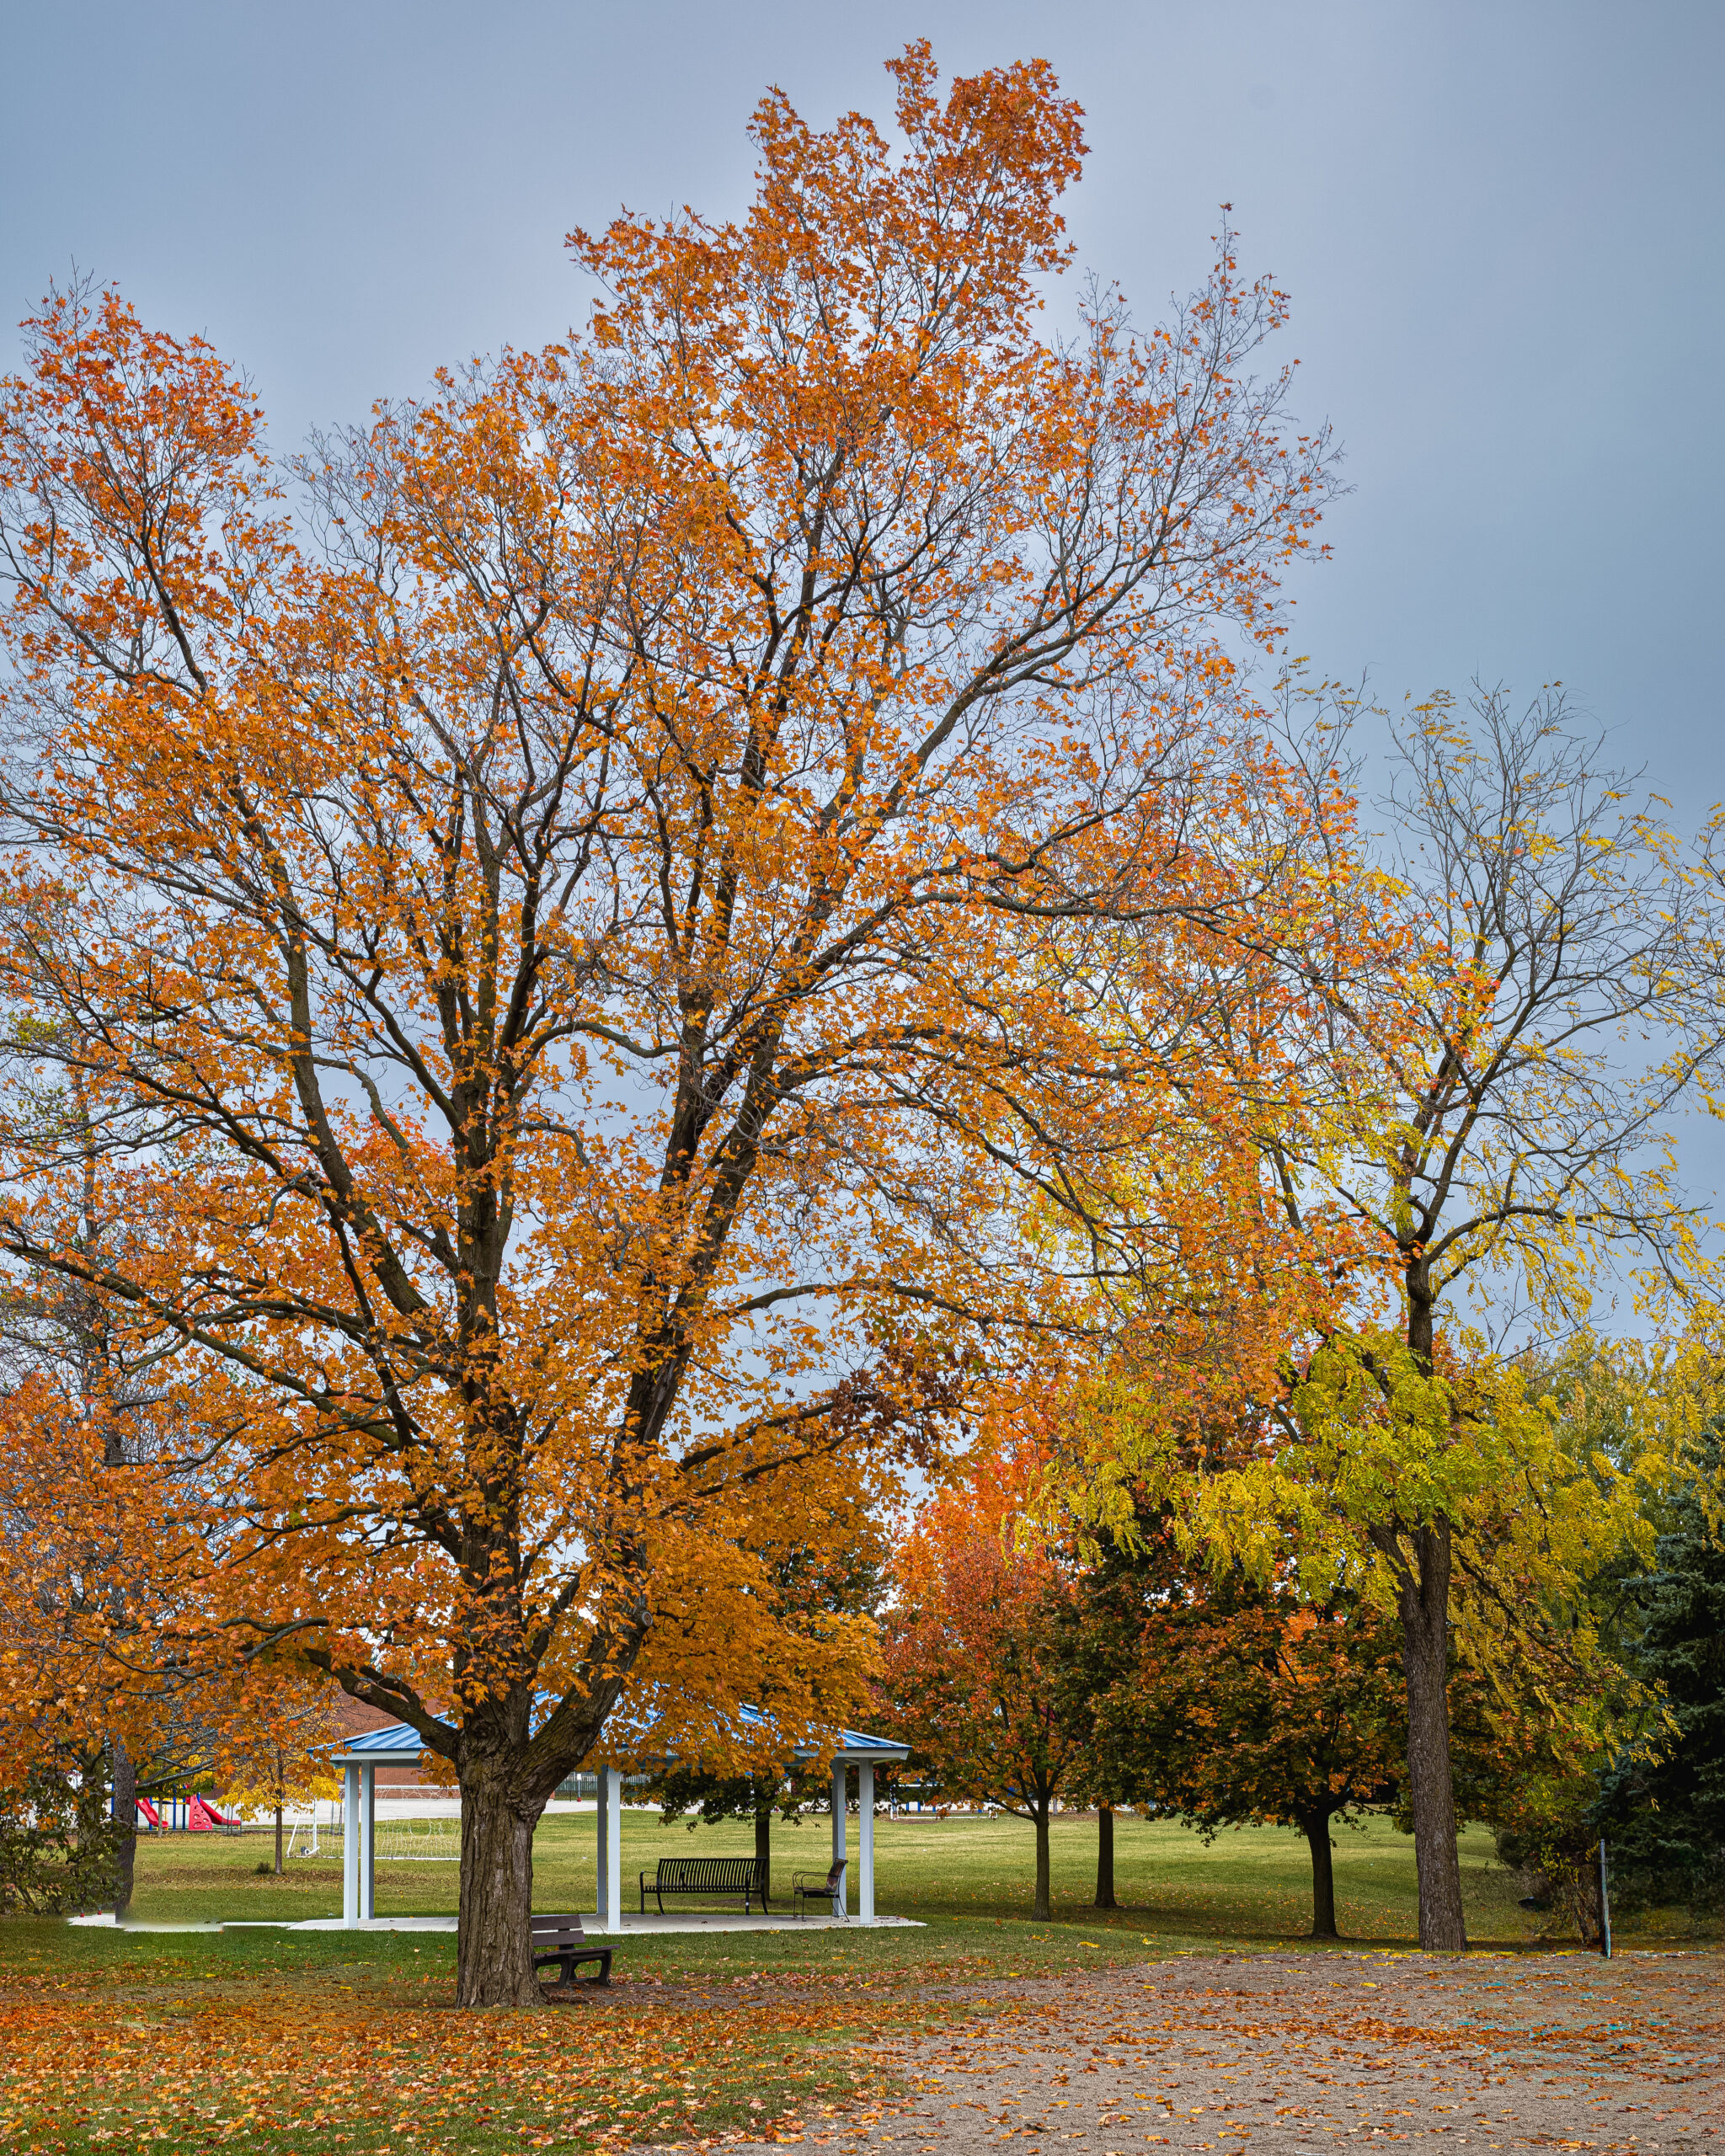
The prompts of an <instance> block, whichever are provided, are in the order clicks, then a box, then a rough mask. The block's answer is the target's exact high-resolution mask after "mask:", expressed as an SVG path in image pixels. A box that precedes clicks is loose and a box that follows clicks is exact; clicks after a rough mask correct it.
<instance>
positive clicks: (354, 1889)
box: [341, 1759, 360, 1924]
mask: <svg viewBox="0 0 1725 2156" xmlns="http://www.w3.org/2000/svg"><path fill="white" fill-rule="evenodd" d="M341 1920H342V1922H343V1923H344V1924H357V1923H358V1922H359V1920H360V1767H359V1762H358V1761H357V1760H356V1759H355V1760H350V1762H349V1763H348V1764H347V1765H346V1766H344V1768H343V1769H342V1770H341Z"/></svg>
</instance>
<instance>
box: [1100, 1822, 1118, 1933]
mask: <svg viewBox="0 0 1725 2156" xmlns="http://www.w3.org/2000/svg"><path fill="white" fill-rule="evenodd" d="M1096 1906H1097V1908H1099V1909H1112V1908H1118V1907H1119V1903H1117V1902H1116V1901H1115V1900H1114V1806H1113V1805H1112V1804H1099V1805H1097V1807H1096Z"/></svg>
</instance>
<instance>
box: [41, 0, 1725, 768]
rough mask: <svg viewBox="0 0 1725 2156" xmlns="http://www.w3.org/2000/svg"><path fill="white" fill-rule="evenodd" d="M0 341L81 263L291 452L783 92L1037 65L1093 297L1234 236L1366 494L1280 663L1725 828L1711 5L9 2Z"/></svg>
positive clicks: (723, 161) (557, 318) (811, 100)
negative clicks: (1474, 724) (1416, 696)
mask: <svg viewBox="0 0 1725 2156" xmlns="http://www.w3.org/2000/svg"><path fill="white" fill-rule="evenodd" d="M0 20H3V24H4V40H3V49H4V51H5V53H6V56H7V61H8V67H7V73H8V77H9V83H10V89H11V95H10V98H9V99H8V113H7V117H6V123H5V125H4V128H3V130H0V205H3V206H0V219H3V227H4V230H3V251H0V286H3V290H0V320H3V322H4V323H5V324H7V325H8V328H9V324H10V323H13V322H14V321H16V319H17V318H18V317H19V315H21V314H22V313H24V312H25V311H26V310H27V309H28V308H29V307H31V306H32V305H33V304H34V303H35V300H36V299H37V297H38V296H40V293H41V291H42V290H43V288H44V286H45V284H46V282H47V280H49V278H50V277H51V276H56V275H65V274H66V272H67V269H68V267H69V265H70V264H72V263H73V262H74V261H75V262H76V263H77V264H78V265H79V266H80V267H82V268H83V269H86V270H91V271H93V272H94V273H95V274H96V275H99V276H100V277H104V278H108V277H111V278H114V279H115V280H118V281H119V283H120V285H121V286H123V288H124V289H125V291H126V293H127V294H128V295H129V296H131V298H132V299H133V300H134V301H135V302H136V303H137V305H138V306H139V307H140V308H141V309H142V311H143V312H144V313H145V315H146V316H147V318H150V319H151V320H152V321H154V322H158V323H161V324H162V325H163V326H164V327H168V328H174V329H179V330H184V329H191V328H196V329H200V330H202V331H204V332H205V333H206V334H208V335H210V336H211V337H212V338H213V339H215V341H216V343H217V344H218V345H219V346H220V347H221V349H222V350H223V351H224V353H226V354H227V355H229V356H230V357H231V358H232V359H233V360H237V361H238V362H239V363H241V364H243V366H245V367H246V368H248V370H249V371H250V372H251V373H252V375H253V376H254V378H255V380H256V382H258V385H259V388H260V389H261V391H262V392H263V394H264V400H265V403H266V405H267V408H268V409H269V411H270V414H271V417H272V422H273V424H274V428H275V436H276V439H277V440H278V442H279V443H280V444H282V445H284V446H293V445H295V444H296V443H297V441H298V440H299V438H300V436H301V435H302V434H303V432H304V430H305V429H306V428H307V426H308V425H310V424H314V423H318V422H325V421H328V420H332V419H347V418H359V417H360V416H362V415H363V414H364V412H365V410H366V407H367V405H368V404H369V403H370V401H371V398H373V397H374V396H376V395H378V394H380V393H391V394H398V393H401V392H410V391H412V390H414V389H415V388H417V387H419V385H421V384H422V383H423V382H424V381H425V378H426V376H427V375H428V374H429V373H430V370H431V369H432V368H433V367H434V366H436V365H438V364H439V363H440V362H442V361H446V360H455V359H459V358H461V357H462V356H464V355H467V353H469V352H473V351H476V350H494V349H495V348H496V346H497V345H498V344H500V343H502V342H504V341H505V340H510V341H513V342H516V343H525V342H531V341H534V340H537V339H543V338H545V337H547V336H548V335H551V334H555V333H556V332H557V331H558V329H560V328H562V327H563V326H564V324H565V323H567V322H568V321H569V319H570V318H572V317H573V316H574V313H575V312H576V311H577V305H576V302H577V292H576V286H575V280H574V273H573V272H572V270H570V269H569V266H568V264H567V260H566V258H565V257H564V256H563V253H562V251H561V243H562V239H563V234H564V233H565V232H567V230H568V229H569V227H570V226H572V225H574V224H575V223H577V222H582V223H592V222H595V221H600V220H602V219H604V218H605V217H606V216H608V215H609V214H610V213H611V211H612V210H613V209H614V208H615V207H616V206H617V205H618V204H619V203H620V202H627V203H628V204H630V205H632V206H634V207H638V208H641V209H645V210H652V211H662V210H665V209H667V208H670V207H673V206H675V205H678V204H680V203H682V202H685V201H687V202H691V203H693V204H695V205H697V206H699V207H701V208H702V209H703V210H706V211H710V212H716V213H723V212H726V211H733V210H734V209H737V208H738V207H740V205H741V204H742V203H743V202H744V200H745V197H746V193H747V189H748V186H749V179H750V171H751V168H752V158H751V153H750V147H749V145H748V142H747V141H746V138H745V134H744V125H745V121H746V120H747V117H748V114H749V110H750V106H751V105H752V104H753V102H754V100H755V99H756V97H757V96H758V94H759V93H760V92H761V88H762V87H763V85H765V84H766V83H768V82H777V83H780V84H782V86H783V87H784V88H785V89H786V90H787V91H788V92H789V93H790V94H791V96H792V98H793V99H794V100H795V101H796V103H797V104H798V105H799V106H800V107H801V109H803V110H804V113H805V114H806V115H808V116H809V118H811V119H812V120H816V121H825V120H829V119H830V117H831V116H832V115H834V114H835V113H836V112H837V111H839V110H841V109H844V108H846V107H849V106H857V107H859V108H861V109H863V110H865V111H873V112H874V113H877V114H879V115H883V116H884V115H886V114H887V113H888V112H889V99H888V90H889V84H888V83H887V81H886V78H885V77H884V76H883V75H882V73H881V72H880V62H881V61H882V60H883V59H884V58H885V57H886V56H887V55H888V54H889V53H890V52H892V51H895V50H896V49H897V48H898V47H899V46H900V45H902V44H903V43H904V42H905V40H906V39H908V38H911V37H912V36H916V35H919V34H922V33H925V32H926V33H927V35H930V36H932V38H933V40H934V41H935V46H936V51H937V56H938V58H939V59H940V61H941V62H942V64H943V67H945V68H946V69H947V70H948V72H959V71H968V70H971V69H975V68H976V67H981V66H985V65H987V64H989V63H991V62H994V61H1006V60H1010V59H1012V58H1014V57H1017V56H1023V55H1027V54H1039V55H1042V56H1046V57H1047V58H1048V59H1049V60H1050V61H1053V63H1054V65H1055V67H1056V69H1057V70H1058V72H1059V73H1060V77H1061V80H1062V82H1063V83H1064V84H1065V86H1066V88H1067V89H1068V90H1069V92H1070V93H1072V94H1074V95H1076V97H1077V98H1078V99H1080V100H1081V103H1082V104H1083V105H1084V107H1085V109H1086V110H1087V115H1088V121H1087V128H1088V133H1089V136H1090V141H1091V144H1092V155H1091V160H1090V164H1089V167H1088V170H1087V173H1086V176H1085V179H1084V181H1083V184H1082V185H1081V188H1080V189H1078V190H1077V192H1076V196H1075V197H1074V198H1073V200H1072V201H1071V224H1072V229H1073V233H1074V236H1075V237H1076V239H1077V241H1078V243H1079V244H1080V247H1081V252H1082V256H1083V259H1085V261H1086V262H1087V264H1089V265H1090V266H1092V267H1093V268H1095V269H1096V270H1098V271H1100V272H1101V273H1102V274H1103V275H1106V276H1108V277H1111V278H1113V279H1114V280H1117V281H1119V283H1120V284H1121V285H1122V286H1124V289H1125V290H1126V291H1127V292H1128V293H1129V295H1130V296H1131V298H1132V300H1133V302H1134V303H1135V307H1137V308H1139V309H1140V311H1141V312H1142V313H1143V314H1144V315H1145V316H1146V317H1149V316H1152V315H1154V314H1155V313H1156V312H1157V311H1158V310H1159V308H1160V307H1161V305H1162V302H1163V301H1164V300H1165V298H1166V296H1167V293H1168V291H1169V290H1170V289H1171V288H1172V287H1174V286H1178V287H1180V288H1181V289H1182V290H1184V289H1186V288H1187V287H1188V286H1191V285H1192V284H1193V283H1194V282H1195V281H1196V280H1198V278H1199V276H1200V275H1202V273H1203V270H1204V265H1205V263H1206V260H1207V252H1208V245H1209V238H1210V233H1211V232H1213V230H1214V229H1215V223H1216V205H1217V204H1218V203H1219V202H1220V201H1223V200H1228V201H1231V202H1232V203H1233V205H1234V214H1235V217H1236V221H1237V222H1238V225H1239V227H1240V230H1241V233H1242V263H1243V264H1244V266H1246V267H1247V268H1248V269H1252V270H1256V269H1259V268H1268V269H1273V270H1274V271H1275V272H1276V273H1277V275H1278V276H1279V278H1280V279H1281V280H1282V281H1283V282H1284V285H1285V286H1286V287H1287V288H1288V290H1289V291H1290V292H1291V293H1292V295H1293V299H1294V305H1295V316H1294V323H1293V326H1292V328H1291V330H1290V333H1289V334H1287V336H1286V337H1285V338H1284V340H1283V344H1284V350H1285V351H1287V352H1288V353H1290V354H1297V355H1299V357H1300V360H1302V362H1303V364H1302V368H1301V374H1300V392H1299V406H1300V411H1301V414H1302V416H1306V417H1316V416H1318V415H1320V414H1322V415H1325V416H1327V417H1328V418H1330V419H1332V421H1333V422H1334V423H1335V425H1336V427H1337V430H1338V434H1339V435H1340V437H1341V439H1342V440H1343V444H1344V446H1345V447H1346V451H1347V456H1348V466H1347V472H1348V478H1349V480H1350V482H1351V483H1352V485H1353V487H1354V494H1352V496H1351V497H1350V498H1349V499H1348V500H1347V501H1346V502H1345V503H1344V504H1343V505H1342V506H1341V507H1340V508H1339V509H1338V510H1337V511H1336V513H1335V514H1334V515H1333V516H1332V519H1331V520H1330V525H1329V530H1328V536H1329V537H1330V539H1331V541H1332V543H1333V545H1334V547H1335V550H1336V551H1335V559H1334V561H1333V563H1332V564H1331V565H1329V566H1328V567H1327V568H1320V569H1316V570H1315V571H1312V572H1311V573H1308V574H1302V575H1301V577H1300V579H1299V582H1298V584H1297V587H1296V588H1297V590H1298V592H1299V595H1300V617H1299V618H1300V638H1299V641H1300V645H1301V646H1302V648H1305V649H1306V650H1309V651H1310V652H1311V654H1312V656H1313V658H1314V659H1316V661H1317V662H1318V663H1319V664H1321V665H1322V666H1323V667H1324V668H1326V669H1327V670H1331V671H1333V672H1336V673H1339V674H1343V675H1351V674H1353V673H1355V672H1357V671H1358V670H1359V669H1360V668H1361V667H1362V666H1365V665H1370V668H1371V670H1372V672H1373V675H1374V677H1375V680H1376V682H1377V684H1378V686H1379V687H1380V689H1381V691H1383V692H1384V693H1385V694H1386V695H1387V696H1399V695H1400V694H1401V693H1402V691H1405V690H1413V691H1424V690H1426V689H1427V688H1429V687H1431V686H1434V685H1437V684H1439V683H1450V684H1453V685H1455V686H1457V687H1460V686H1464V685H1465V683H1466V680H1467V678H1468V677H1469V676H1470V675H1472V674H1475V673H1480V674H1483V675H1487V676H1489V677H1491V678H1492V679H1493V680H1496V679H1499V678H1502V679H1503V680H1509V681H1510V682H1512V683H1514V684H1516V685H1518V686H1523V687H1525V688H1528V689H1532V688H1534V687H1536V686H1538V684H1539V683H1540V682H1541V681H1542V680H1549V679H1551V678H1552V677H1554V676H1561V677H1562V679H1563V680H1565V682H1566V683H1567V684H1568V685H1569V686H1571V687H1572V688H1573V691H1574V692H1575V693H1576V695H1577V696H1578V698H1579V699H1580V700H1581V701H1582V702H1583V704H1584V705H1585V706H1586V707H1588V708H1589V710H1591V711H1592V712H1594V713H1595V714H1596V715H1597V717H1598V718H1599V720H1601V721H1602V722H1603V723H1606V724H1608V725H1610V726H1611V727H1612V728H1616V729H1620V730H1621V731H1620V734H1619V739H1620V744H1621V749H1622V750H1623V753H1624V754H1625V755H1626V756H1627V757H1629V758H1630V759H1632V760H1635V761H1645V762H1646V763H1647V764H1648V766H1649V767H1650V768H1649V776H1650V777H1652V778H1653V780H1654V781H1655V782H1656V783H1658V784H1659V785H1660V786H1661V787H1664V788H1665V789H1667V790H1669V791H1670V792H1672V793H1674V795H1675V796H1677V797H1678V798H1679V800H1680V804H1681V805H1682V806H1683V807H1684V808H1685V809H1696V808H1697V807H1698V806H1699V805H1700V803H1701V800H1702V799H1703V798H1706V800H1711V799H1712V798H1714V797H1715V796H1721V795H1725V748H1722V744H1721V740H1720V733H1719V726H1718V719H1719V714H1720V690H1719V684H1718V676H1717V670H1716V668H1715V664H1714V649H1713V647H1714V644H1715V642H1716V640H1717V634H1718V630H1719V627H1720V623H1721V616H1722V609H1721V606H1720V601H1719V596H1718V591H1719V584H1720V571H1721V565H1722V552H1725V544H1722V538H1721V531H1722V520H1721V516H1720V513H1719V506H1718V501H1717V496H1718V493H1719V488H1720V480H1721V467H1722V462H1725V459H1722V455H1721V452H1722V448H1725V418H1722V409H1725V405H1722V399H1721V397H1720V394H1719V380H1718V376H1719V357H1720V350H1721V342H1722V339H1721V334H1720V333H1721V328H1722V321H1721V316H1722V312H1725V310H1722V304H1721V268H1722V248H1721V224H1722V217H1721V211H1722V206H1725V203H1722V196H1725V185H1722V178H1725V100H1722V94H1721V93H1722V88H1725V79H1722V78H1725V4H1722V0H1636V4H1633V5H1626V4H1624V0H1616V4H1615V5H1595V4H1589V0H1569V4H1566V5H1554V4H1543V3H1542V0H1488V3H1487V4H1482V5H1468V4H1459V3H1458V0H1436V4H1434V0H1420V3H1419V4H1414V5H1403V4H1399V3H1398V0H1362V3H1361V4H1352V0H1273V4H1246V3H1245V0H1239V3H1237V4H1236V0H1196V3H1195V4H1194V0H1182V4H1169V3H1168V0H1136V4H1130V0H1097V3H1096V4H1090V5H1085V4H1077V5H1067V6H1065V7H1062V8H1058V9H1056V8H1049V7H1025V6H1013V5H1010V4H1002V3H1001V0H989V4H985V5H982V4H976V5H972V4H965V3H964V0H937V3H936V4H924V5H920V6H915V7H906V6H902V5H900V4H898V0H878V4H875V5H873V6H869V7H860V8H842V9H840V8H790V7H786V6H783V5H778V6H775V7H772V8H767V7H764V6H759V5H750V4H746V0H745V4H740V5H738V4H730V5H727V6H725V7H723V8H717V7H713V6H712V5H710V4H708V5H702V6H695V5H674V4H660V5H654V4H650V0H649V4H640V3H639V0H638V4H636V5H633V6H631V7H624V8H618V7H615V6H612V7H610V8H598V7H595V6H592V5H590V4H586V3H585V0H560V4H559V3H557V0H485V4H481V5H477V6H476V5H473V4H472V0H469V4H467V5H462V6H455V5H451V4H447V0H411V4H406V3H405V0H342V4H339V5H330V4H325V0H288V4H276V5H274V6H262V5H255V4H251V3H250V0H220V4H215V0H211V3H210V4H190V0H179V3H178V4H177V3H176V0H152V4H151V5H149V6H147V7H139V6H137V5H136V0H130V4H126V5H117V4H112V0H102V4H95V5H91V4H83V5H80V4H77V0H60V4H57V5H49V6H43V5H41V4H40V0H29V4H27V5H24V4H19V0H0Z"/></svg>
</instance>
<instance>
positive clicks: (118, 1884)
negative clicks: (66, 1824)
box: [114, 1737, 138, 1922]
mask: <svg viewBox="0 0 1725 2156" xmlns="http://www.w3.org/2000/svg"><path fill="white" fill-rule="evenodd" d="M114 1817H115V1822H116V1823H117V1825H118V1826H119V1828H120V1847H119V1849H117V1850H116V1851H115V1872H114V1915H115V1921H116V1922H118V1921H119V1920H120V1919H122V1918H123V1917H124V1916H125V1914H126V1911H127V1910H128V1909H129V1908H131V1895H132V1882H133V1881H134V1879H135V1878H136V1876H137V1854H138V1770H137V1768H136V1764H134V1762H133V1759H132V1756H131V1753H130V1752H128V1751H127V1750H126V1747H125V1746H124V1745H123V1744H122V1743H121V1742H120V1739H119V1738H118V1737H115V1739H114Z"/></svg>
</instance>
